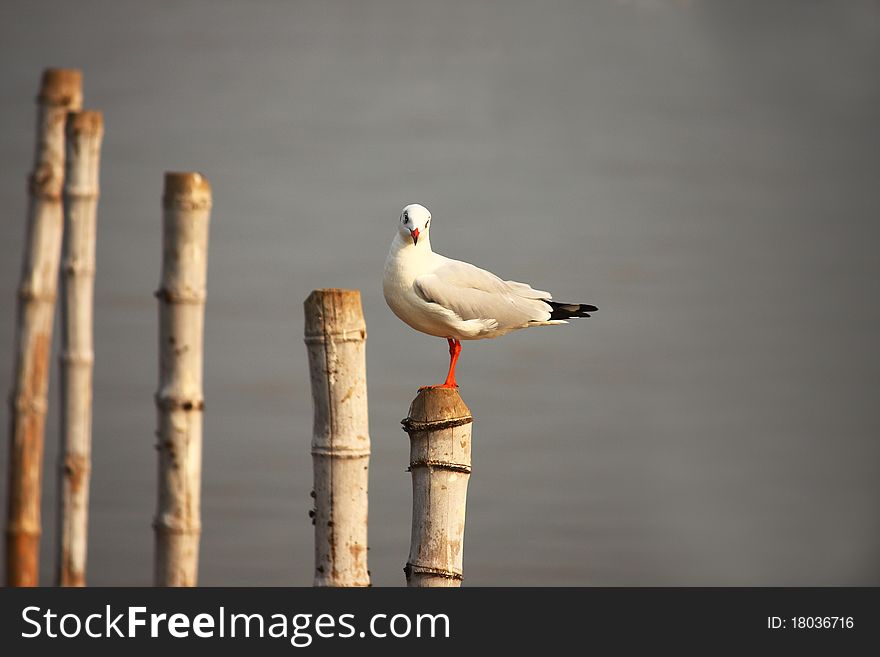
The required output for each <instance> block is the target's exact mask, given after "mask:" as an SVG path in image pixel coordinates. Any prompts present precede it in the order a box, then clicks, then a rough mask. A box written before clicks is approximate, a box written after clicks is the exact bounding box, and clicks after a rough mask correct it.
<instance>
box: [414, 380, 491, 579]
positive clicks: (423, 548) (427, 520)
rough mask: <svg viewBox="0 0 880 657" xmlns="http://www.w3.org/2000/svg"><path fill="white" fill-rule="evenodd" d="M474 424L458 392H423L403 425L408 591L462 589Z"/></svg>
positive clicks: (443, 389) (432, 389)
mask: <svg viewBox="0 0 880 657" xmlns="http://www.w3.org/2000/svg"><path fill="white" fill-rule="evenodd" d="M473 421H474V418H473V417H472V416H471V411H470V409H469V408H468V407H467V406H466V405H465V403H464V401H462V399H461V396H460V395H459V394H458V390H457V389H455V388H425V389H423V390H420V391H419V394H418V395H416V398H415V399H414V400H413V402H412V404H411V405H410V409H409V416H408V417H407V418H406V419H405V420H404V421H403V428H404V431H406V432H407V433H408V434H409V438H410V456H409V469H410V472H412V484H413V512H412V537H411V540H410V548H409V559H408V561H407V563H406V567H405V568H404V573H406V585H407V586H409V587H457V586H461V580H462V572H463V571H462V551H463V547H464V517H465V507H466V506H467V485H468V479H469V478H470V473H471V428H472V426H473Z"/></svg>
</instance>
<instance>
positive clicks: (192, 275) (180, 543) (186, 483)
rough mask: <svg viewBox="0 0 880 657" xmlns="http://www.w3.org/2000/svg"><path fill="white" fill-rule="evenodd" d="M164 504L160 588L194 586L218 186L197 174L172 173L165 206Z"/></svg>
mask: <svg viewBox="0 0 880 657" xmlns="http://www.w3.org/2000/svg"><path fill="white" fill-rule="evenodd" d="M162 205H163V207H164V217H163V222H162V282H161V287H160V288H159V291H158V292H156V296H157V297H158V298H159V389H158V391H157V392H156V410H157V415H158V420H157V424H158V430H157V431H156V435H157V437H158V445H157V449H158V450H159V499H158V507H157V512H156V518H155V521H154V523H153V528H154V529H155V534H156V553H155V569H154V582H155V584H156V586H195V585H196V581H197V578H198V565H199V535H200V534H201V510H200V497H201V490H200V489H201V475H202V410H203V408H204V401H203V396H202V343H203V334H204V322H205V282H206V278H207V265H208V223H209V220H210V213H211V186H210V184H208V181H207V179H206V178H205V177H204V176H202V175H200V174H198V173H166V174H165V191H164V195H163V198H162Z"/></svg>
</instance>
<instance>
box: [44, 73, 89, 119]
mask: <svg viewBox="0 0 880 657" xmlns="http://www.w3.org/2000/svg"><path fill="white" fill-rule="evenodd" d="M82 99H83V93H82V71H81V70H79V69H77V68H47V69H46V70H44V71H43V79H42V80H41V81H40V94H39V96H37V100H38V101H39V102H40V103H42V104H44V105H60V106H66V107H69V108H70V109H72V110H78V109H80V108H81V107H82Z"/></svg>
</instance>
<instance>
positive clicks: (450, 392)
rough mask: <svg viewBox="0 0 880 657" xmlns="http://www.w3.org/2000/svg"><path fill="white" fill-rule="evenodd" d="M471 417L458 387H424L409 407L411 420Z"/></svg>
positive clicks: (463, 418)
mask: <svg viewBox="0 0 880 657" xmlns="http://www.w3.org/2000/svg"><path fill="white" fill-rule="evenodd" d="M469 418H470V419H473V415H471V409H469V408H468V406H467V404H465V403H464V400H463V399H462V398H461V395H460V394H459V393H458V388H424V389H422V390H419V394H417V395H416V398H415V399H413V401H412V404H410V407H409V418H408V419H409V420H412V421H413V422H418V423H422V422H445V421H449V420H466V419H469Z"/></svg>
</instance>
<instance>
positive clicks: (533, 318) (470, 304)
mask: <svg viewBox="0 0 880 657" xmlns="http://www.w3.org/2000/svg"><path fill="white" fill-rule="evenodd" d="M414 287H415V291H416V293H417V294H418V295H419V296H420V297H421V298H422V299H424V300H425V301H428V302H430V303H436V304H438V305H439V306H442V307H443V308H446V309H447V310H450V311H451V312H453V313H455V314H456V315H457V316H458V317H460V318H461V319H463V320H465V321H467V320H473V319H477V320H495V321H496V322H497V323H498V327H499V328H501V329H511V328H519V327H522V326H527V325H528V324H531V323H539V322H545V321H547V320H548V319H550V306H549V304H547V303H544V301H542V299H550V298H551V296H550V294H549V293H548V292H544V291H542V290H535V289H533V288H532V287H531V286H530V285H526V284H525V283H518V282H516V281H504V280H501V279H500V278H498V277H497V276H496V275H495V274H493V273H491V272H488V271H486V270H485V269H480V268H479V267H475V266H474V265H471V264H469V263H466V262H461V261H459V260H449V261H448V262H446V263H444V264H443V265H441V266H440V267H438V268H437V269H435V270H434V272H433V273H431V274H425V275H422V276H419V277H418V278H416V280H415V285H414Z"/></svg>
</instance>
